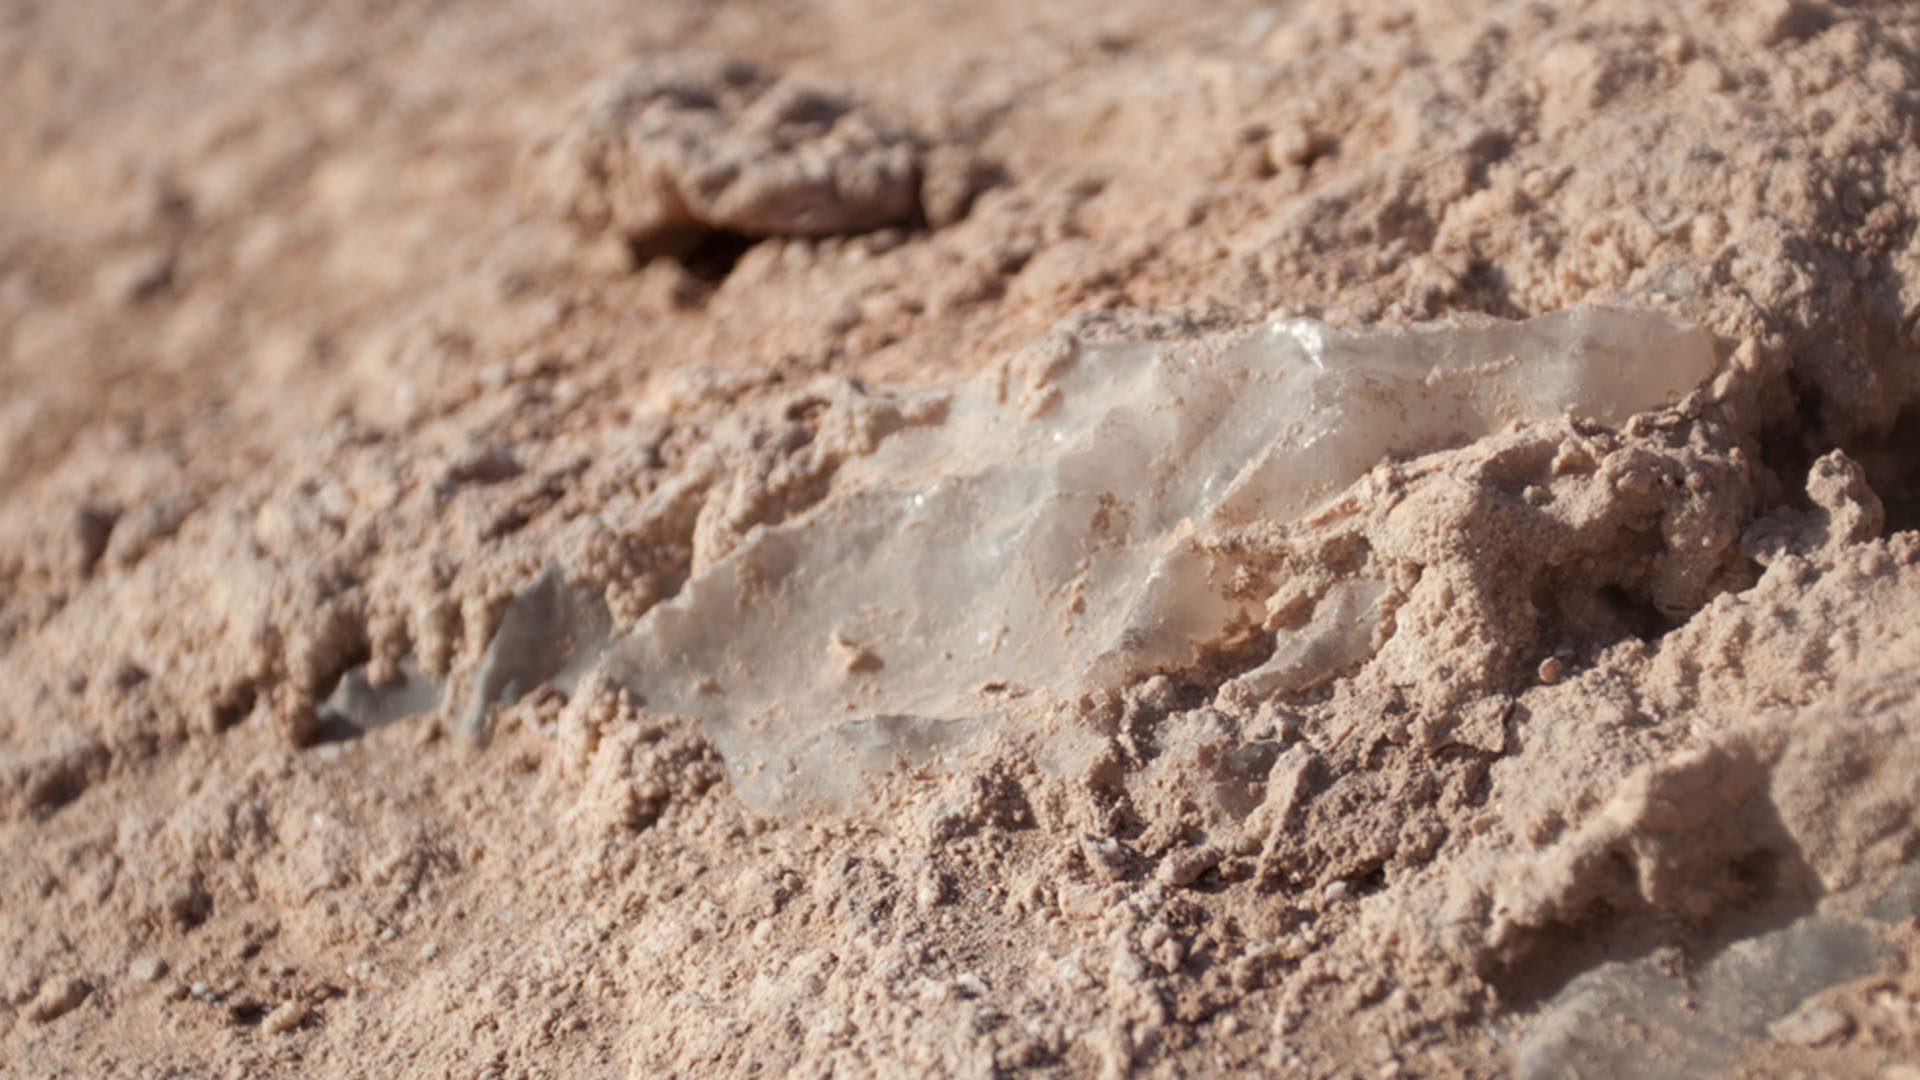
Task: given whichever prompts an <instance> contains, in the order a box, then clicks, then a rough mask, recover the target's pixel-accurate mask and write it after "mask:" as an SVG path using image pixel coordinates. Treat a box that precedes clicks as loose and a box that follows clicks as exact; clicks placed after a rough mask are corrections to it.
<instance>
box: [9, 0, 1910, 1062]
mask: <svg viewBox="0 0 1920 1080" xmlns="http://www.w3.org/2000/svg"><path fill="white" fill-rule="evenodd" d="M0 102H4V103H5V104H4V114H5V117H6V119H5V122H4V124H0V853H4V858H0V1075H4V1076H21V1077H29V1076H31V1077H39V1076H108V1075H138V1076H146V1075H152V1076H173V1075H181V1076H201V1075H235V1076H253V1075H299V1076H307V1075H322V1076H367V1075H446V1076H478V1075H487V1076H494V1075H499V1076H597V1075H644V1076H661V1075H676V1076H730V1075H785V1074H794V1075H808V1076H815V1075H835V1076H900V1075H959V1076H987V1075H999V1074H1003V1073H1007V1074H1011V1073H1020V1072H1033V1073H1038V1074H1044V1075H1127V1074H1131V1073H1140V1074H1143V1075H1152V1076H1210V1075H1231V1074H1262V1075H1302V1076H1342V1077H1347V1076H1354V1077H1360V1076H1364V1077H1389V1076H1400V1075H1407V1076H1491V1075H1510V1074H1519V1075H1529V1076H1560V1075H1575V1076H1582V1075H1661V1074H1667V1075H1699V1074H1702V1073H1707V1074H1711V1073H1720V1074H1726V1075H1743V1076H1870V1077H1883V1078H1886V1080H1913V1078H1915V1077H1920V971H1916V970H1915V969H1914V964H1913V958H1914V955H1915V950H1916V949H1920V920H1917V919H1916V917H1917V916H1920V871H1916V870H1915V867H1916V866H1920V818H1917V817H1916V814H1917V813H1920V678H1917V677H1916V676H1915V674H1914V672H1915V669H1916V666H1917V665H1920V533H1916V532H1915V531H1913V530H1915V529H1916V527H1920V488H1917V487H1916V484H1920V409H1917V408H1916V403H1917V402H1920V7H1916V6H1915V5H1913V4H1911V3H1908V2H1905V0H1846V2H1843V0H1832V2H1816V0H1588V2H1583V3H1582V2H1566V3H1537V2H1518V0H1327V2H1316V3H1308V2H1304V0H1287V2H1282V3H1266V4H1259V3H1249V2H1240V0H1228V2H1223V3H1219V4H1210V5H1205V6H1200V5H1183V4H1168V3H1146V2H1141V0H1102V2H1099V3H1093V2H1087V0H1060V2H1057V3H1050V4H1040V3H1002V2H998V0H986V2H980V0H974V2H967V3H958V2H945V0H939V2H934V0H923V2H916V3H911V4H901V3H884V2H880V0H799V2H795V3H783V4H774V3H767V2H764V0H743V2H739V3H725V4H715V3H708V2H705V0H653V2H650V3H646V4H634V3H606V2H603V0H581V2H576V3H569V4H547V3H536V2H531V0H501V2H498V3H492V4H485V5H467V6H451V5H428V4H423V3H414V4H389V3H373V2H370V0H359V2H351V0H350V2H344V3H335V4H310V3H282V4H262V5H242V4H231V3H227V4H219V3H209V2H205V0H202V2H197V3H194V2H185V0H166V2H153V3H124V2H119V3H116V2H110V0H13V2H11V3H9V4H7V5H6V6H5V8H4V10H0ZM1581 302H1602V303H1608V304H1613V305H1619V306H1627V307H1643V308H1653V309H1658V310H1661V311H1666V312H1670V313H1674V314H1678V315H1681V316H1684V317H1686V318H1688V319H1691V320H1693V321H1695V322H1697V323H1698V324H1699V325H1701V326H1703V327H1705V328H1706V329H1707V330H1708V331H1709V332H1711V334H1712V335H1713V337H1714V341H1715V346H1716V351H1717V355H1718V357H1719V369H1718V371H1717V373H1716V374H1715V375H1714V376H1713V378H1712V379H1711V380H1710V381H1709V382H1708V383H1707V384H1706V385H1705V386H1703V387H1701V388H1700V389H1699V390H1697V391H1696V392H1694V393H1693V394H1691V395H1689V396H1688V397H1686V398H1685V399H1684V400H1683V401H1680V402H1678V403H1676V404H1675V405H1674V406H1672V407H1671V408H1667V409H1664V410H1661V411H1658V412H1654V413H1649V414H1644V415H1641V416H1639V417H1636V418H1635V419H1633V420H1632V421H1631V422H1629V423H1628V424H1626V425H1625V426H1624V427H1623V428H1622V429H1620V430H1618V431H1613V430H1606V429H1601V428H1596V427H1594V426H1592V425H1584V424H1579V423H1575V422H1573V421H1570V420H1569V421H1556V422H1552V423H1541V424H1533V425H1529V426H1524V427H1521V428H1519V429H1516V430H1512V431H1508V432H1505V433H1503V434H1500V435H1496V436H1494V437H1492V438H1489V439H1485V440H1481V441H1479V442H1475V443H1472V444H1469V445H1466V446H1460V447H1452V448H1447V449H1444V450H1442V451H1439V452H1435V453H1432V454H1429V455H1425V456H1422V457H1418V458H1413V459H1411V460H1401V461H1393V462H1386V463H1382V464H1381V465H1380V466H1379V467H1378V468H1376V469H1374V470H1373V471H1372V472H1370V473H1369V474H1368V476H1367V477H1366V478H1365V479H1363V480H1362V481H1360V482H1359V483H1358V484H1357V485H1355V487H1354V488H1353V489H1352V490H1351V491H1350V492H1348V493H1347V495H1346V496H1344V497H1343V499H1342V500H1341V501H1340V505H1341V506H1342V507H1343V509H1342V510H1341V511H1340V512H1339V513H1335V514H1329V515H1321V516H1318V517H1314V518H1310V519H1307V520H1306V521H1304V522H1293V523H1286V522H1269V523H1264V524H1257V525H1255V526H1253V527H1249V528H1247V529H1245V530H1244V531H1243V533H1242V534H1240V535H1238V536H1236V537H1234V538H1233V542H1234V543H1235V544H1237V545H1239V546H1240V547H1239V550H1241V551H1243V552H1246V553H1248V554H1249V557H1250V558H1252V559H1254V561H1255V564H1256V565H1257V566H1258V567H1259V568H1260V573H1261V574H1262V575H1264V577H1265V579H1268V580H1270V581H1272V582H1274V583H1276V584H1275V585H1274V587H1275V588H1276V589H1278V590H1280V591H1279V592H1278V593H1276V600H1275V602H1274V603H1275V607H1274V611H1275V615H1274V617H1275V619H1276V620H1278V622H1279V623H1281V624H1285V623H1287V621H1288V620H1289V619H1304V618H1305V617H1306V611H1307V610H1308V609H1309V608H1310V607H1311V606H1312V604H1313V603H1314V602H1315V598H1316V597H1318V596H1321V595H1324V594H1325V593H1326V591H1327V589H1328V588H1329V587H1330V586H1331V583H1334V582H1337V581H1340V580H1344V579H1346V578H1349V577H1351V576H1352V575H1353V574H1355V573H1358V572H1359V571H1360V570H1361V569H1362V568H1364V569H1365V570H1366V572H1367V573H1368V574H1369V575H1371V576H1374V577H1378V578H1379V579H1381V580H1383V581H1386V582H1387V583H1388V586H1389V589H1390V599H1389V601H1388V603H1387V606H1386V609H1387V610H1388V611H1390V613H1391V614H1390V618H1389V620H1388V622H1387V624H1385V625H1383V626H1382V627H1381V628H1380V629H1379V630H1378V631H1377V633H1376V641H1375V643H1374V644H1375V646H1376V648H1374V650H1373V651H1372V652H1371V654H1370V656H1369V658H1368V659H1367V660H1366V661H1365V662H1363V663H1361V664H1359V665H1357V666H1355V667H1352V668H1350V669H1348V670H1345V671H1343V672H1342V673H1341V674H1340V676H1339V677H1338V678H1336V679H1334V680H1332V681H1331V682H1328V683H1325V684H1322V685H1317V686H1313V687H1311V688H1306V689H1301V690H1297V691H1294V692H1290V693H1285V694H1279V695H1269V696H1256V695H1248V694H1246V693H1243V692H1239V690H1238V689H1236V688H1235V687H1234V686H1233V685H1232V679H1231V675H1232V674H1233V672H1232V670H1229V669H1230V668H1231V667H1232V663H1233V661H1234V658H1233V657H1225V658H1221V659H1219V661H1218V662H1217V663H1215V664H1211V665H1209V664H1202V665H1199V666H1198V667H1194V668H1190V669H1185V670H1180V671H1171V672H1166V673H1162V674H1158V675H1154V676H1153V677H1151V678H1141V679H1138V680H1135V681H1134V682H1133V683H1132V684H1131V685H1129V686H1128V687H1127V688H1126V689H1125V690H1124V691H1123V692H1120V693H1115V694H1107V695H1090V696H1089V697H1087V698H1086V699H1084V700H1081V701H1079V702H1070V703H1066V704H1063V705H1061V706H1059V707H1058V708H1054V709H1052V710H1051V711H1049V710H1046V709H1032V710H1028V712H1027V714H1026V715H1023V716H1021V717H1020V718H1019V722H1018V723H1015V722H1013V720H1012V719H1009V720H1008V722H1007V723H1006V725H1005V726H1004V727H1003V728H1001V729H999V730H996V731H992V732H989V733H988V735H986V736H985V737H983V738H982V739H980V740H979V741H978V742H977V744H976V745H974V746H972V747H971V748H970V749H969V750H968V752H967V753H966V754H965V756H964V760H963V761H961V762H960V763H958V764H957V765H955V766H954V767H953V768H950V769H946V770H931V769H922V770H918V771H914V770H906V771H902V772H899V773H897V774H896V775H893V776H891V777H889V778H887V779H885V780H884V781H881V780H873V781H871V782H870V783H869V784H868V788H867V790H865V791H864V792H863V793H862V795H861V797H860V798H859V799H857V800H856V805H855V806H853V807H852V808H851V809H850V810H849V811H846V812H841V813H821V814H770V815H766V816H763V815H761V814H759V813H756V812H755V811H754V810H753V809H752V808H750V807H749V805H747V803H745V802H744V801H743V800H742V799H741V798H740V796H739V795H738V794H737V793H736V792H735V791H734V790H733V786H732V783H731V781H730V779H729V774H728V771H727V763H726V762H725V760H723V757H722V755H721V754H720V753H719V752H718V750H717V748H716V746H715V745H714V743H713V742H712V741H711V740H710V739H709V737H708V735H707V733H706V731H705V730H704V729H703V728H702V726H701V725H700V724H699V723H698V722H696V721H695V720H693V719H692V718H686V717H675V716H668V715H657V714H654V713H650V712H649V711H648V710H647V709H646V707H645V705H644V702H642V701H639V700H636V699H635V697H634V696H633V695H631V694H628V693H626V692H625V691H623V690H622V689H620V688H619V687H617V686H616V685H614V684H613V683H612V682H611V681H610V680H608V679H607V678H605V677H603V676H599V675H595V676H589V677H587V678H586V679H584V680H582V681H580V682H578V683H577V684H570V685H568V686H564V687H563V686H558V685H554V686H540V687H533V688H530V689H531V692H530V693H527V694H525V696H522V697H519V698H518V700H514V701H504V702H501V703H498V704H495V705H493V706H492V707H491V709H490V710H488V711H487V712H485V713H484V714H483V720H484V724H485V727H486V729H487V731H488V737H486V738H476V737H473V736H471V735H469V734H467V717H466V716H465V711H466V704H467V702H468V701H469V700H470V694H471V690H472V687H473V686H474V685H475V682H476V671H477V670H478V669H479V667H480V665H481V662H482V657H483V654H485V652H486V651H487V648H488V643H489V641H490V640H491V639H492V638H493V637H494V635H495V632H496V630H498V628H499V627H500V625H501V622H502V619H503V614H504V612H505V611H506V610H507V606H508V602H509V600H510V599H511V598H512V597H513V596H514V595H515V594H516V593H519V592H521V591H522V590H523V589H526V588H527V587H528V586H529V585H530V583H532V582H534V581H535V580H536V578H537V577H538V576H539V575H540V574H541V572H542V571H543V570H544V569H545V568H547V567H549V566H558V567H559V568H560V569H561V571H562V573H563V574H564V576H565V579H566V580H567V581H568V582H571V583H572V585H573V586H574V587H576V588H578V589H580V590H583V591H584V592H585V593H587V594H590V595H593V596H597V597H599V598H600V599H602V600H603V601H604V603H605V606H606V608H607V610H608V611H609V612H610V614H611V619H612V622H613V624H614V627H615V629H616V630H623V629H625V628H629V627H631V626H632V625H633V624H634V623H635V622H636V621H637V620H639V619H640V618H641V616H642V615H643V614H644V613H645V612H647V611H648V610H649V609H650V608H652V607H653V606H654V605H655V604H657V603H660V602H661V601H663V600H664V599H665V598H667V597H670V596H672V595H674V594H675V593H676V592H677V590H678V589H679V588H680V587H681V585H682V584H684V583H685V581H686V580H687V579H688V577H689V575H690V574H694V573H697V572H699V571H700V570H701V569H703V568H705V567H707V566H710V565H712V564H713V562H714V560H716V559H718V558H721V557H722V556H724V554H725V553H726V552H728V551H730V550H731V549H733V548H734V547H735V546H736V545H737V544H738V543H739V542H741V540H742V538H743V537H745V536H747V535H748V534H749V532H750V531H751V530H753V529H754V528H755V527H757V526H760V525H765V524H771V523H774V522H779V521H783V520H787V519H790V518H794V517H796V516H798V515H802V514H805V513H806V512H807V511H808V510H809V509H810V508H812V507H814V506H815V505H817V504H819V503H820V502H821V500H822V499H824V498H826V497H828V496H829V495H830V494H831V493H832V492H833V491H834V490H835V477H836V473H837V472H838V471H839V469H840V467H841V466H842V465H843V464H844V463H846V462H847V461H849V460H852V459H853V458H856V457H859V456H861V455H864V454H867V453H870V452H871V451H872V449H873V446H874V444H875V442H876V441H878V440H880V439H883V438H884V437H885V435H886V434H887V432H889V431H891V430H893V428H895V427H898V426H899V425H900V424H902V423H906V422H912V418H910V417H909V418H907V419H902V416H901V414H900V412H899V408H900V407H899V405H898V403H899V402H900V401H901V400H904V399H903V398H902V397H900V395H902V394H904V393H906V392H908V391H912V390H917V389H921V388H926V387H933V386H941V385H949V384H952V383H954V382H957V381H959V380H963V379H967V378H971V377H974V376H976V375H981V374H982V373H993V372H996V371H1002V372H1006V373H1008V374H1007V377H1008V378H1014V377H1019V376H1020V375H1021V373H1022V372H1023V371H1026V370H1027V369H1029V368H1031V367H1032V366H1033V356H1034V355H1035V354H1034V351H1033V346H1034V345H1035V343H1036V342H1039V343H1044V342H1047V341H1057V340H1059V339H1060V338H1062V337H1063V336H1067V335H1077V336H1079V337H1081V338H1087V339H1114V338H1181V337H1187V336H1191V335H1194V334H1196V333H1200V332H1202V331H1206V332H1218V331H1232V330H1235V329H1236V328H1244V327H1249V326H1252V325H1254V324H1255V323H1257V322H1259V321H1260V320H1262V319H1264V318H1267V317H1268V316H1270V315H1274V314H1287V315H1296V314H1297V315H1310V316H1314V317H1318V318H1322V319H1325V320H1327V321H1329V322H1331V323H1334V324H1336V325H1343V326H1345V325H1362V324H1377V323H1386V324H1400V323H1410V322H1419V321H1425V320H1430V319H1438V318H1444V317H1447V316H1451V315H1456V314H1461V313H1484V314H1489V315H1494V316H1499V317H1502V318H1514V317H1521V316H1526V315H1531V314H1536V313H1541V312H1548V311H1553V310H1557V309H1560V308H1564V307H1567V306H1570V305H1574V304H1577V303H1581ZM1042 351H1043V352H1044V348H1043V350H1042ZM1289 590H1291V591H1289ZM1289 597H1290V598H1292V599H1291V600H1288V598H1289ZM1289 603H1292V604H1293V607H1291V608H1290V607H1289V606H1288V604H1289ZM795 647H796V648H807V649H815V648H820V643H818V642H809V643H796V645H795ZM864 648H865V646H864V645H863V644H862V643H858V642H845V641H836V642H835V643H834V649H835V650H838V651H834V650H828V649H822V650H821V655H820V662H821V663H822V664H840V665H845V667H846V668H847V669H848V670H849V671H856V672H857V671H859V670H860V669H861V667H862V665H869V666H870V665H871V664H873V663H875V662H877V661H876V659H875V658H874V657H873V656H872V655H869V654H868V653H867V652H865V651H864ZM362 664H364V665H366V667H365V672H366V674H367V677H368V678H369V679H371V680H372V681H374V682H375V683H381V682H385V681H388V680H391V679H393V678H396V677H398V676H399V674H400V673H401V672H402V671H403V670H417V671H418V672H419V673H420V674H421V676H422V677H423V678H430V679H434V680H444V681H445V683H446V685H447V686H448V687H449V691H448V693H447V694H446V695H445V696H444V697H443V698H442V699H441V704H440V705H438V706H437V707H436V708H435V709H433V710H432V711H430V712H428V713H425V714H423V715H415V716H410V717H407V718H405V719H401V720H398V721H396V722H394V723H391V724H388V725H385V726H381V727H378V728H377V729H374V730H370V731H367V732H365V733H364V734H363V733H361V732H359V731H358V730H354V729H351V728H349V729H346V730H343V729H342V728H341V726H340V724H339V723H338V722H337V721H334V720H330V719H329V717H328V715H327V714H325V713H324V712H323V711H322V709H321V703H322V702H323V701H324V700H326V699H327V697H328V695H329V694H330V693H331V692H332V691H333V688H334V686H335V684H336V683H338V682H339V681H340V680H341V678H342V676H343V675H345V674H346V673H348V672H349V671H350V670H356V669H358V668H359V666H360V665H362ZM1246 666H1247V663H1246V662H1245V658H1244V657H1242V658H1240V662H1239V669H1240V670H1244V669H1245V667H1246ZM522 689H528V688H522ZM1063 747H1065V748H1068V749H1064V750H1063V749H1062V748H1063ZM1809 942H1812V944H1807V943H1809ZM1756 957H1757V958H1758V959H1754V958H1756ZM1742 965H1745V966H1744V967H1743V966H1742ZM1621 972H1630V973H1635V974H1630V975H1626V976H1620V977H1621V978H1623V979H1625V984H1626V985H1627V986H1628V992H1626V993H1625V995H1624V996H1616V997H1605V995H1604V993H1602V992H1601V991H1598V990H1593V989H1592V988H1593V987H1596V986H1599V985H1600V983H1599V981H1597V980H1601V979H1603V977H1604V978H1611V977H1613V976H1615V975H1618V974H1619V973H1621ZM1756 973H1757V974H1756ZM1636 980H1637V981H1636ZM1582 994H1589V995H1590V996H1591V995H1592V994H1600V997H1599V998H1596V999H1595V1000H1602V1001H1603V1004H1602V1005H1601V1006H1600V1007H1598V1008H1597V1009H1596V1010H1591V1011H1589V1012H1581V1011H1580V1005H1579V1002H1580V1001H1581V1000H1586V999H1583V998H1582V997H1581V995H1582ZM1583 1039H1584V1040H1585V1042H1583V1041H1582V1040H1583Z"/></svg>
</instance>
